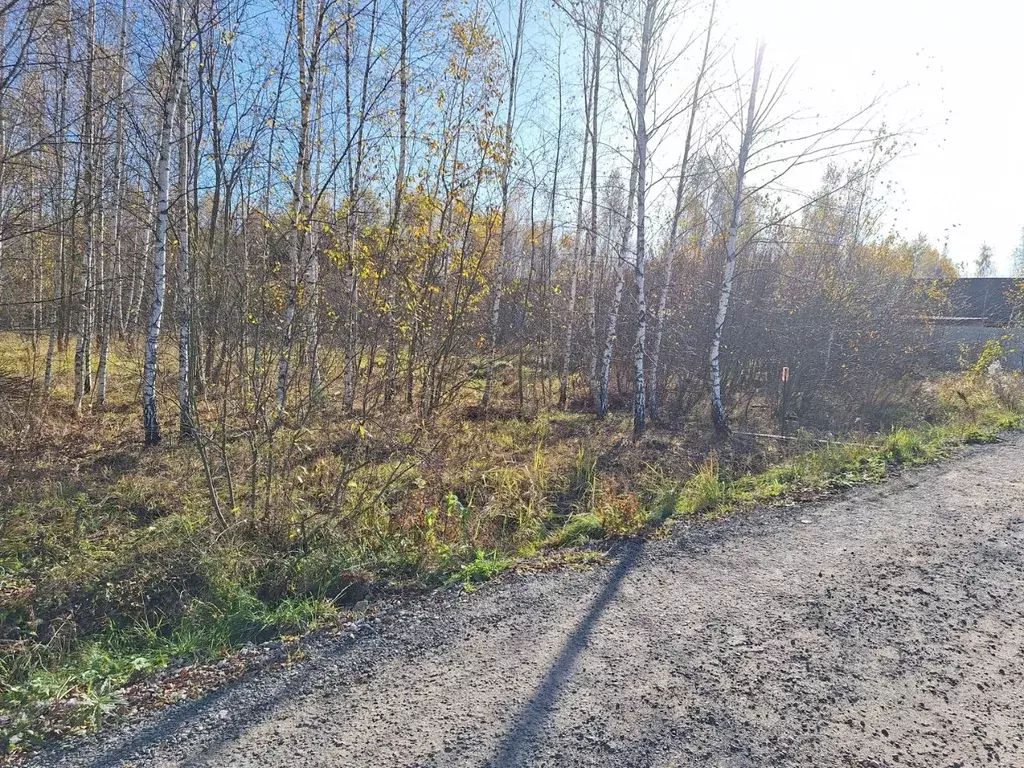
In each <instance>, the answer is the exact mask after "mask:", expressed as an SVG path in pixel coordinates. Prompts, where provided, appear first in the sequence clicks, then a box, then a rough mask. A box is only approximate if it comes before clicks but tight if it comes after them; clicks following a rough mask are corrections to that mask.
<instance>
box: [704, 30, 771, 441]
mask: <svg viewBox="0 0 1024 768" xmlns="http://www.w3.org/2000/svg"><path fill="white" fill-rule="evenodd" d="M763 58H764V43H761V42H759V43H758V46H757V53H756V55H755V57H754V73H753V82H752V83H751V85H750V101H749V102H748V104H747V119H746V123H745V125H744V128H743V136H742V137H741V140H740V154H739V159H738V160H737V162H736V189H735V191H734V192H733V199H732V212H731V215H730V217H729V234H728V236H727V238H726V241H725V275H724V277H723V279H722V289H721V292H720V293H719V297H718V313H717V314H716V316H715V326H714V330H713V332H712V336H711V350H710V352H709V354H708V362H709V363H710V366H711V416H712V419H713V421H714V425H715V430H716V431H717V432H718V433H719V434H726V433H728V431H729V420H728V417H727V416H726V413H725V403H724V402H723V400H722V364H721V357H722V331H723V329H724V328H725V321H726V319H727V317H728V314H729V300H730V299H731V298H732V288H733V278H734V277H735V274H736V251H737V247H736V244H737V239H738V237H739V229H740V220H741V213H742V208H743V180H744V176H746V172H747V158H748V157H749V156H750V145H751V142H752V141H753V136H754V120H755V117H756V116H757V86H758V83H759V81H760V79H761V62H762V60H763Z"/></svg>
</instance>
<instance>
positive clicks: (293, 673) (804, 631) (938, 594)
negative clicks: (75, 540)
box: [40, 437, 1024, 768]
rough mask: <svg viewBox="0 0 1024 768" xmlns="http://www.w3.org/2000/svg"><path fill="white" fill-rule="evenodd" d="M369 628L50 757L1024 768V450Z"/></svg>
mask: <svg viewBox="0 0 1024 768" xmlns="http://www.w3.org/2000/svg"><path fill="white" fill-rule="evenodd" d="M367 635H368V636H367V637H363V638H360V639H358V640H356V641H354V642H353V641H332V642H330V643H324V644H322V646H321V647H319V648H316V649H314V650H313V652H312V653H311V656H310V658H309V659H308V660H307V661H304V662H301V663H298V664H296V665H293V666H291V667H290V668H287V669H281V670H277V671H273V672H271V671H266V672H264V673H261V674H257V675H254V676H252V677H250V678H248V679H246V680H243V681H241V682H239V683H237V684H235V685H234V686H233V687H231V688H228V689H226V690H223V691H220V692H218V693H216V694H214V695H212V696H210V697H207V698H206V699H205V700H203V701H201V702H199V703H193V704H186V705H180V706H178V707H176V708H172V709H170V710H167V711H165V712H163V713H160V714H158V715H156V716H155V717H154V718H153V719H151V720H149V721H147V722H144V723H142V724H139V725H135V726H132V727H130V728H126V729H122V730H121V731H116V730H115V731H109V732H107V733H106V734H104V735H102V736H100V737H97V738H95V739H93V740H92V741H90V742H87V743H85V744H84V745H81V746H79V747H78V748H77V749H75V750H73V751H71V752H68V753H51V754H50V755H49V756H47V757H46V758H45V759H43V760H42V761H41V762H40V764H41V765H68V766H107V765H111V766H116V765H121V766H124V765H134V766H159V767H164V766H216V767H218V768H221V767H225V768H226V767H227V766H237V767H238V768H242V767H245V768H250V767H253V768H255V767H258V768H276V767H277V766H289V767H292V766H295V767H298V766H325V767H326V766H331V767H332V768H333V767H334V766H375V767H386V766H400V767H402V768H412V767H413V766H422V767H425V766H493V767H497V766H502V767H505V766H552V767H553V768H554V767H556V766H557V767H559V768H561V767H563V766H701V768H706V767H708V766H714V767H722V768H725V767H726V766H728V767H729V768H734V767H735V768H739V767H743V768H747V767H750V768H754V767H755V766H756V767H757V768H765V767H766V766H773V767H776V766H815V767H816V768H821V767H824V766H857V767H858V768H881V766H886V767H888V768H897V767H899V768H905V767H907V766H922V767H924V766H927V768H948V767H952V766H964V767H966V766H982V765H995V764H1000V765H1003V766H1024V439H1021V438H1020V437H1014V438H1011V439H1008V440H1006V441H1005V442H1003V443H1002V444H1000V445H996V446H991V447H986V448H981V449H977V450H973V451H971V452H969V453H968V454H967V455H965V456H963V457H961V458H959V459H956V460H953V461H949V462H946V463H944V464H941V465H937V466H933V467H930V468H926V469H923V470H918V471H915V472H911V473H908V474H906V475H905V476H904V477H902V478H899V479H895V480H891V481H889V482H888V483H886V484H884V485H879V486H873V487H869V488H866V489H862V490H859V491H856V492H854V493H852V494H850V495H849V496H847V497H845V498H843V499H841V500H838V501H835V502H831V503H825V504H821V505H813V506H803V507H792V508H786V509H775V510H768V511H764V510H762V511H759V512H752V513H749V514H743V515H737V516H735V517H733V518H731V519H727V520H723V521H719V522H715V523H704V524H699V525H692V526H681V527H679V528H678V529H677V530H676V532H675V533H674V534H673V535H672V536H671V537H669V538H666V539H663V540H659V541H653V542H647V543H646V544H644V543H640V542H634V543H627V544H625V545H622V546H621V547H619V548H618V549H617V550H616V552H615V554H614V559H613V561H612V562H611V563H610V564H609V565H608V566H606V567H601V568H596V569H592V570H590V571H586V572H574V571H564V572H559V573H554V574H546V575H538V576H517V577H514V578H511V579H507V580H504V581H502V582H500V583H496V584H491V585H488V586H486V587H484V588H482V589H481V590H479V591H478V592H477V593H475V594H473V595H471V596H469V597H462V598H455V597H453V595H452V594H451V593H450V592H449V593H447V594H441V595H436V596H433V597H430V598H427V599H425V600H422V601H419V602H417V603H414V604H413V605H412V606H410V608H409V611H408V612H407V614H406V615H404V616H397V615H396V616H395V618H394V619H393V620H391V621H386V622H383V623H382V624H381V625H380V627H379V629H378V630H375V631H373V632H369V633H367Z"/></svg>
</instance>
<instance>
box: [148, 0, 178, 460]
mask: <svg viewBox="0 0 1024 768" xmlns="http://www.w3.org/2000/svg"><path fill="white" fill-rule="evenodd" d="M184 13H185V9H184V4H183V3H182V0H175V4H174V6H173V8H172V13H171V16H172V18H171V27H172V28H171V46H170V51H171V66H170V82H169V83H168V86H167V93H165V94H164V101H163V105H162V110H161V117H160V144H159V146H160V150H159V152H160V154H159V157H158V159H157V184H156V212H157V213H156V240H155V243H154V256H153V304H152V307H151V309H150V312H149V324H148V327H147V331H146V352H145V358H144V361H143V372H142V424H143V428H144V430H145V436H146V444H147V445H156V444H157V443H159V442H160V422H159V419H158V416H157V405H156V374H157V347H158V342H159V339H160V323H161V321H162V319H163V312H164V294H165V292H166V287H167V286H166V281H167V201H168V192H169V184H170V165H171V135H172V133H173V130H174V113H175V107H176V106H177V103H178V98H179V93H180V92H181V82H182V75H183V72H182V69H183V62H182V58H183V53H184V52H183V51H182V37H183V35H184V26H185V18H184Z"/></svg>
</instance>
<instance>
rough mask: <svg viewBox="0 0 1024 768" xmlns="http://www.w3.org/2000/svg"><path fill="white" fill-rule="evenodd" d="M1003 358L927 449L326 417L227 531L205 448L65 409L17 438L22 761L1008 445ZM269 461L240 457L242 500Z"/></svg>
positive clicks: (14, 678) (584, 423)
mask: <svg viewBox="0 0 1024 768" xmlns="http://www.w3.org/2000/svg"><path fill="white" fill-rule="evenodd" d="M3 352H4V349H3V347H0V363H3V359H2V358H3ZM988 354H989V357H994V358H995V359H994V360H992V361H989V360H986V361H985V364H984V365H981V364H980V363H979V364H978V365H973V366H969V367H968V370H967V372H965V373H964V374H962V375H958V376H953V377H949V378H945V379H942V380H940V381H939V382H937V383H936V384H934V385H932V386H931V387H930V388H929V389H928V391H927V392H926V393H925V397H924V398H923V400H922V404H921V405H920V406H919V407H918V408H917V411H916V415H915V416H914V417H913V418H908V419H907V422H908V423H907V425H906V426H904V427H900V428H895V429H893V430H890V431H888V432H884V433H850V434H847V435H844V436H843V437H842V438H835V439H833V440H832V441H831V442H827V443H824V444H823V443H822V442H820V441H821V440H822V436H821V435H820V434H810V433H806V434H805V433H800V432H798V433H797V434H796V435H793V436H792V437H793V439H791V440H789V441H784V442H780V443H778V444H775V443H772V444H768V445H760V446H756V447H754V448H751V447H749V446H746V447H744V445H743V444H742V443H741V442H740V441H739V440H736V441H733V442H732V443H725V444H722V443H715V442H713V441H711V440H709V439H706V438H705V437H702V435H703V434H704V433H702V432H701V430H700V429H697V428H694V429H692V430H690V432H689V433H684V434H682V435H680V434H679V433H678V432H669V431H659V430H652V433H651V434H650V435H649V437H648V438H646V439H645V440H644V441H642V442H641V443H640V444H639V445H636V446H634V445H631V444H630V443H629V440H628V434H629V427H630V425H629V421H628V418H626V417H624V416H621V415H618V414H615V413H612V414H610V415H609V417H608V418H607V419H606V420H604V421H603V422H597V421H595V420H594V419H593V418H592V417H591V416H590V415H589V414H586V413H564V412H542V413H539V414H535V415H532V416H530V417H528V418H525V417H524V418H519V417H514V418H493V419H490V420H473V419H468V418H463V417H461V416H458V415H455V416H453V417H452V418H450V419H449V420H447V421H440V422H439V423H438V424H437V425H436V426H435V430H436V433H435V434H434V435H433V436H431V435H427V436H426V437H417V438H416V440H418V441H419V442H416V441H414V440H413V439H412V438H410V437H409V436H410V435H413V434H414V433H415V434H417V435H418V434H419V433H418V432H417V430H419V429H421V428H420V427H419V426H417V425H414V424H412V423H405V422H402V421H396V422H394V423H390V424H387V425H377V426H374V425H371V427H372V428H371V429H367V428H366V427H365V425H364V424H362V423H360V424H359V425H358V429H354V428H353V426H352V424H351V421H346V420H345V419H344V418H341V417H339V416H338V415H337V414H326V415H325V418H324V422H323V424H321V425H318V426H317V428H316V429H311V428H305V427H303V428H297V429H295V430H293V431H291V432H287V433H285V434H284V436H283V437H282V438H281V440H280V444H287V445H289V446H290V450H291V451H292V452H291V453H290V454H288V459H287V462H286V461H285V459H281V460H280V463H281V465H284V466H286V467H287V469H288V472H287V473H284V472H281V473H280V475H278V476H277V477H278V478H279V479H276V480H275V482H276V483H278V484H277V485H275V486H274V488H273V499H274V503H273V504H267V503H265V502H259V503H257V502H258V501H259V500H258V499H257V498H256V497H253V498H251V499H247V498H246V496H245V494H244V493H243V492H242V491H240V490H238V491H237V498H236V497H235V495H234V492H233V493H232V494H231V495H230V496H229V495H228V489H227V487H226V484H225V482H224V480H223V477H221V476H218V478H219V480H218V482H219V484H218V485H217V487H216V490H217V492H218V493H219V494H222V495H223V498H222V499H221V502H222V504H223V505H224V510H223V514H224V516H225V519H226V522H227V523H228V525H227V526H226V527H222V526H219V525H217V524H216V521H215V519H214V518H213V516H212V515H211V512H210V504H209V487H208V486H206V485H205V484H204V482H203V479H202V478H203V471H202V469H203V468H202V465H201V464H200V462H199V460H198V458H197V457H196V451H195V450H194V449H193V447H192V446H190V445H187V444H175V443H174V442H173V441H169V442H168V443H166V444H165V445H164V446H162V447H160V448H159V449H155V450H153V449H150V450H143V449H141V447H140V446H139V445H138V435H137V431H138V424H137V422H136V414H135V410H134V405H133V403H131V402H129V401H125V402H122V403H116V402H115V403H113V404H111V406H110V407H108V408H107V409H106V410H104V411H101V412H96V413H93V414H89V415H87V416H86V417H84V418H83V419H82V420H81V421H75V420H74V419H69V418H68V417H67V410H66V406H63V405H60V403H61V402H64V401H66V399H67V397H66V396H67V393H66V392H63V391H60V390H58V391H57V392H55V393H54V395H53V397H52V398H51V399H50V400H36V401H33V402H32V403H31V404H30V405H31V408H28V407H26V413H32V414H33V416H32V418H30V419H28V420H26V421H24V422H19V423H17V424H7V425H0V429H3V430H6V431H4V432H3V435H2V437H3V438H4V441H5V444H6V445H9V446H12V450H10V451H7V452H5V453H4V455H3V456H0V470H2V471H3V472H4V474H6V475H7V483H6V484H5V489H4V490H2V491H0V513H2V517H0V682H2V688H0V747H2V748H3V749H4V750H6V751H8V752H12V753H16V752H19V751H23V750H25V749H28V748H31V747H32V746H33V745H35V744H38V743H39V742H40V741H42V740H44V739H45V738H48V737H51V736H53V735H61V734H69V733H75V732H83V731H87V730H89V729H92V728H95V727H97V726H98V725H99V724H100V723H101V722H102V721H103V720H104V719H106V718H107V717H109V716H110V714H111V713H113V712H115V711H116V710H117V708H118V707H119V706H120V704H121V699H120V696H121V694H120V693H119V689H121V688H122V687H123V686H125V685H126V684H128V683H130V682H132V681H135V680H137V679H139V678H141V677H144V676H146V675H149V674H151V673H153V672H154V671H156V670H159V669H161V668H163V667H165V666H167V665H169V664H172V663H174V664H184V663H192V662H196V661H204V660H212V659H217V658H220V657H223V656H224V655H226V654H229V653H231V652H232V651H233V650H235V649H238V648H239V647H241V646H243V645H244V644H246V643H252V642H260V641H263V640H268V639H272V638H277V637H281V636H282V635H300V634H303V633H306V632H309V631H311V630H314V629H316V628H318V627H323V626H331V625H337V624H338V622H339V621H341V620H343V619H344V618H346V617H347V616H349V615H351V613H352V612H353V611H354V610H356V609H357V608H358V607H359V606H360V605H361V604H362V602H363V601H365V600H367V599H369V598H372V597H373V596H374V594H377V593H380V592H382V591H386V590H392V589H406V590H407V589H419V588H426V587H434V586H439V585H445V584H447V585H461V586H462V587H464V588H466V589H472V588H474V587H475V585H477V584H480V583H482V582H485V581H487V580H489V579H491V578H493V577H494V576H496V575H497V574H500V573H502V572H505V571H507V570H509V569H511V568H514V567H515V568H521V569H525V570H544V569H546V568H548V567H556V566H564V565H567V564H568V565H572V564H587V563H593V562H598V561H600V560H601V558H602V557H603V556H602V555H601V553H600V552H599V551H598V550H599V549H600V547H599V546H594V543H595V542H602V541H605V540H608V539H612V538H618V537H624V536H634V535H638V534H644V533H648V532H653V531H656V530H658V529H663V528H664V526H665V525H666V523H670V522H671V521H673V520H679V519H687V520H700V519H707V518H714V517H718V516H722V515H726V514H729V513H731V512H734V511H737V510H742V509H747V508H751V507H754V506H757V505H766V504H788V503H793V502H797V501H803V500H812V499H818V498H823V497H825V496H827V495H829V494H834V493H837V492H841V491H842V490H844V489H846V488H850V487H852V486H855V485H858V484H862V483H872V482H878V481H880V480H882V479H884V478H885V477H886V476H888V475H889V474H890V473H892V472H893V471H896V470H898V469H900V468H904V467H910V466H915V465H918V464H924V463H927V462H930V461H934V460H936V459H939V458H942V457H944V456H948V455H949V454H950V453H951V452H952V451H954V450H956V448H957V447H958V446H962V445H968V444H976V443H986V442H992V441H994V440H997V439H998V435H999V433H1000V432H1001V431H1003V430H1008V429H1016V428H1018V427H1019V425H1020V414H1021V413H1024V395H1022V388H1021V381H1020V379H1019V377H1016V376H1012V375H1009V374H1005V373H1002V372H1000V371H998V370H993V365H992V363H993V362H995V360H997V359H998V357H997V356H995V355H994V353H993V351H991V350H990V351H989V353H988ZM126 357H127V358H129V359H130V356H126ZM61 365H62V366H63V370H62V371H61V370H59V371H58V380H59V381H60V380H63V381H65V382H66V381H68V380H69V377H68V371H67V366H68V361H67V360H63V361H61ZM115 371H116V369H115ZM121 373H122V375H123V376H124V378H125V380H126V381H134V380H135V379H134V378H133V377H134V376H135V375H136V373H137V372H135V371H133V370H130V369H126V370H124V371H122V372H121ZM60 375H63V379H61V378H60ZM112 389H113V391H119V390H124V391H127V392H129V394H130V392H131V391H132V390H131V388H130V387H120V388H112ZM407 438H408V439H407ZM288 441H290V442H288ZM247 461H249V455H248V454H247V453H246V446H245V445H244V444H239V445H233V444H230V443H225V446H224V463H225V466H227V467H229V468H231V467H232V466H233V467H235V469H234V476H235V477H237V478H244V476H245V471H244V468H245V467H246V466H247V464H246V462H247ZM224 474H226V473H224ZM339 477H340V478H342V480H344V482H343V483H341V482H339V480H338V478H339ZM238 482H239V483H241V480H239V481H238ZM339 489H340V490H339ZM232 498H234V506H233V507H232V506H231V504H230V499H232ZM69 701H71V702H73V706H69V705H68V702H69ZM58 715H59V716H58Z"/></svg>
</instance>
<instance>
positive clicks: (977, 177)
mask: <svg viewBox="0 0 1024 768" xmlns="http://www.w3.org/2000/svg"><path fill="white" fill-rule="evenodd" d="M723 1H724V3H725V4H726V7H724V8H723V9H722V10H723V14H724V16H725V18H724V21H725V22H726V25H727V27H728V29H729V36H731V37H732V38H734V39H738V40H739V41H740V47H739V51H738V53H737V56H741V55H742V54H743V52H745V51H748V50H749V54H750V56H749V58H750V60H751V61H752V60H753V48H754V40H755V38H756V37H757V36H758V35H761V36H763V37H764V38H765V39H766V40H767V43H768V48H767V50H766V52H765V57H766V63H767V64H769V65H771V66H773V67H775V68H777V69H785V68H786V67H787V66H788V65H790V64H792V63H794V62H795V63H796V71H795V74H794V79H793V90H794V91H795V92H796V93H795V96H796V97H798V98H799V99H800V101H801V102H803V103H805V104H807V105H813V106H814V108H815V110H818V109H819V108H820V109H821V110H822V111H826V112H829V113H833V114H836V115H842V114H849V113H852V112H854V111H856V109H857V108H858V107H859V106H862V105H864V104H865V103H867V102H868V101H870V99H871V98H872V97H873V96H874V95H875V94H877V93H879V92H884V93H887V94H890V95H889V96H888V98H887V99H886V101H885V103H884V105H883V108H882V114H883V115H884V117H885V119H886V120H887V122H888V123H889V124H890V125H893V126H895V125H905V126H908V127H910V128H913V129H914V131H915V133H916V134H917V135H916V137H915V141H916V147H915V148H914V149H912V150H910V151H909V152H908V153H907V155H906V156H905V157H903V158H901V159H900V160H898V161H897V163H896V164H894V165H893V166H892V167H891V169H890V171H889V173H888V176H889V178H890V179H891V180H892V181H893V182H894V183H895V185H896V186H895V189H894V192H893V194H892V195H891V196H890V204H891V208H892V212H891V213H890V217H889V223H890V224H891V225H892V226H894V227H895V228H896V229H897V230H899V231H901V232H903V233H904V234H906V235H907V236H909V237H913V236H914V235H915V234H916V233H917V232H924V233H925V234H927V235H928V236H929V238H930V239H931V240H932V242H933V243H935V244H936V245H937V246H939V247H941V246H942V243H943V241H945V240H946V238H947V237H948V241H949V255H950V257H951V258H952V259H953V260H954V261H957V262H960V261H966V262H968V263H970V264H971V265H972V266H973V261H974V258H975V257H976V256H977V253H978V250H979V249H980V247H981V244H982V242H988V243H989V245H991V246H992V247H993V249H994V250H995V254H996V263H997V269H998V270H999V273H1001V274H1008V272H1009V267H1010V253H1011V252H1012V250H1013V248H1014V247H1015V245H1016V244H1017V243H1018V242H1019V241H1020V238H1021V229H1022V227H1024V0H720V3H721V2H723ZM738 63H740V64H745V65H746V66H749V63H746V62H742V61H739V62H738Z"/></svg>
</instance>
